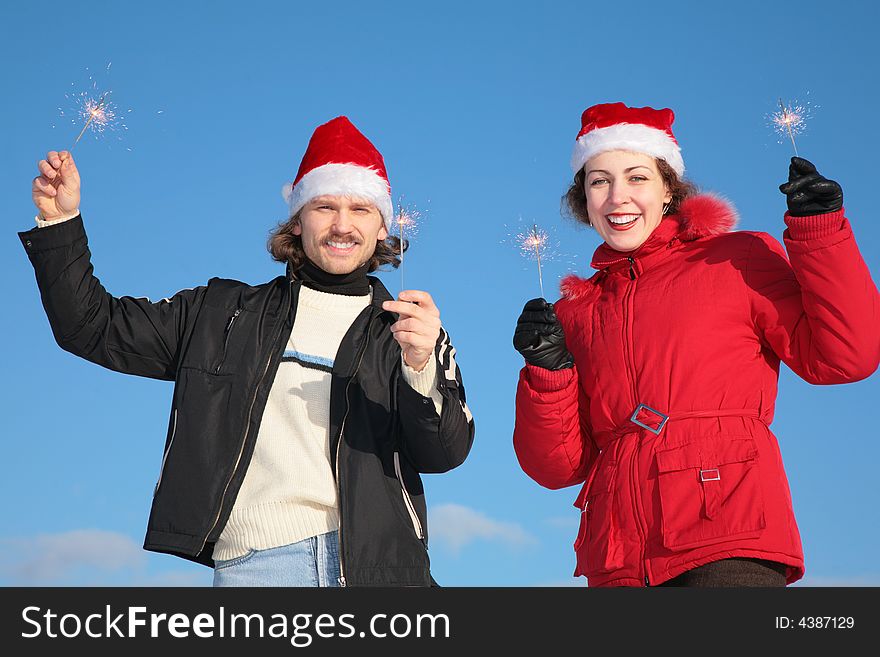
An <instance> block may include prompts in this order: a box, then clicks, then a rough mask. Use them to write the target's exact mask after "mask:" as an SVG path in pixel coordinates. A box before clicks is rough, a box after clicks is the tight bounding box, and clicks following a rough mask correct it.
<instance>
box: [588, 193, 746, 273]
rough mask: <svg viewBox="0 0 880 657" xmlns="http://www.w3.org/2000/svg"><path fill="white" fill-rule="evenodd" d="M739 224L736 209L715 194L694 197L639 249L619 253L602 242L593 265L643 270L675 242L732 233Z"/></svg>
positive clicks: (656, 229) (683, 204) (668, 218)
mask: <svg viewBox="0 0 880 657" xmlns="http://www.w3.org/2000/svg"><path fill="white" fill-rule="evenodd" d="M736 222H737V215H736V210H735V209H734V208H733V206H732V205H731V204H730V203H729V202H728V201H726V200H725V199H723V198H721V197H720V196H716V195H714V194H700V195H697V196H691V197H690V198H687V199H685V200H684V202H683V203H682V204H681V208H680V209H679V212H678V214H675V215H671V216H669V217H664V218H663V220H662V221H661V222H660V224H659V225H658V226H657V228H655V229H654V232H653V233H651V235H650V236H649V237H648V239H647V240H645V243H644V244H642V245H641V246H640V247H639V248H638V249H636V250H634V251H630V252H622V251H616V250H614V249H612V248H611V247H610V246H608V244H606V243H602V244H601V245H600V246H599V248H597V249H596V251H595V253H594V254H593V260H592V262H591V263H590V264H591V266H592V267H593V268H594V269H608V270H609V271H615V270H617V269H618V268H621V267H626V266H628V265H629V264H632V263H633V261H636V262H639V263H640V264H641V265H642V266H643V267H644V266H647V265H648V264H649V262H650V261H652V260H653V259H654V254H656V253H662V252H664V251H667V250H668V249H669V248H670V247H672V246H674V244H675V242H677V241H681V242H692V241H694V240H696V239H699V238H701V237H708V236H710V235H718V234H721V233H726V232H728V231H730V230H731V229H732V228H733V227H734V226H735V225H736Z"/></svg>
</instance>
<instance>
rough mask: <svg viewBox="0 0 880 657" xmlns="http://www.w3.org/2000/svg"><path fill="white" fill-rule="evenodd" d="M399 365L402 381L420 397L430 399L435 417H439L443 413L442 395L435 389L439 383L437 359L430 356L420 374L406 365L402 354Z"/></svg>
mask: <svg viewBox="0 0 880 657" xmlns="http://www.w3.org/2000/svg"><path fill="white" fill-rule="evenodd" d="M400 363H401V367H400V369H401V371H402V372H403V380H404V381H405V382H406V384H407V385H408V386H409V387H410V388H412V389H413V390H415V391H416V392H417V393H419V394H420V395H421V396H422V397H426V398H427V399H430V400H431V401H432V402H433V404H434V410H435V411H437V415H438V416H439V415H440V413H441V412H442V411H443V395H441V394H440V391H439V390H438V388H437V384H438V383H439V381H438V379H437V359H436V358H435V357H434V356H431V358H429V359H428V364H427V365H425V367H424V368H423V369H422V371H421V372H417V371H416V370H414V369H413V368H412V367H410V366H409V365H407V362H406V359H405V358H404V357H403V353H402V352H401V354H400Z"/></svg>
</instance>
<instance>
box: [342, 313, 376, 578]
mask: <svg viewBox="0 0 880 657" xmlns="http://www.w3.org/2000/svg"><path fill="white" fill-rule="evenodd" d="M372 324H373V315H372V311H371V314H370V320H369V321H368V322H367V328H366V336H365V337H364V345H363V347H361V353H360V355H359V356H358V361H357V365H355V367H354V371H353V372H352V373H351V376H350V377H349V379H348V383H346V384H345V413H343V415H342V423H341V424H340V425H339V440H338V441H336V467H335V471H336V472H335V474H336V495H337V497H338V498H339V528H338V530H337V543H338V548H339V549H338V552H339V586H340V587H345V586H346V582H345V550H344V549H343V546H342V516H343V513H342V510H343V505H342V485H341V483H340V481H341V480H340V479H339V448H340V447H341V446H342V440H343V438H344V436H345V421H346V420H347V419H348V411H349V400H348V389H349V388H350V387H351V382H352V381H354V378H355V376H357V373H358V370H360V368H361V362H362V361H363V360H364V354H365V353H366V352H367V343H368V342H369V341H370V326H371V325H372Z"/></svg>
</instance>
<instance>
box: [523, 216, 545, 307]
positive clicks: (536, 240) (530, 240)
mask: <svg viewBox="0 0 880 657" xmlns="http://www.w3.org/2000/svg"><path fill="white" fill-rule="evenodd" d="M547 239H548V235H547V233H546V232H545V231H544V230H542V229H540V228H538V224H532V228H531V229H530V230H528V231H526V232H522V233H519V234H518V235H517V236H516V242H517V244H518V245H519V248H520V250H521V251H522V254H523V255H524V256H526V257H527V258H531V257H532V256H534V258H535V260H537V262H538V283H539V285H540V286H541V296H542V297H543V296H544V276H543V274H542V273H541V254H542V253H544V252H545V250H546V248H547Z"/></svg>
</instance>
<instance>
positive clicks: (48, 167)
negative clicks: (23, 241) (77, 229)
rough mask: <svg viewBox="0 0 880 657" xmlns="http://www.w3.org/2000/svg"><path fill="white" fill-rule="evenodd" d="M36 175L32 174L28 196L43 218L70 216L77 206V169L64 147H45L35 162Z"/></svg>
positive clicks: (78, 187) (78, 182)
mask: <svg viewBox="0 0 880 657" xmlns="http://www.w3.org/2000/svg"><path fill="white" fill-rule="evenodd" d="M37 168H38V169H39V171H40V175H39V176H37V177H36V178H34V182H33V185H32V186H31V196H32V197H33V199H34V205H36V206H37V210H39V211H40V218H41V219H43V220H45V221H51V220H53V219H60V218H62V217H70V216H71V215H72V214H75V213H76V211H77V209H78V208H79V200H80V193H79V190H80V181H79V171H77V170H76V163H75V162H74V161H73V155H72V154H71V153H69V152H68V151H60V152H58V151H49V152H48V153H47V154H46V159H45V160H40V162H39V163H38V164H37Z"/></svg>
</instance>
